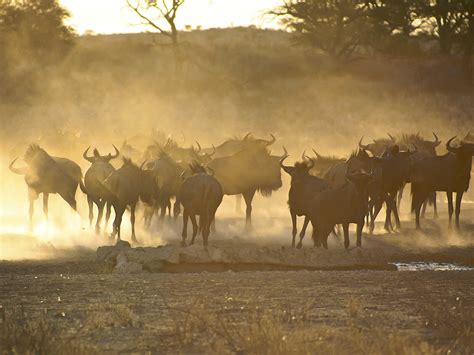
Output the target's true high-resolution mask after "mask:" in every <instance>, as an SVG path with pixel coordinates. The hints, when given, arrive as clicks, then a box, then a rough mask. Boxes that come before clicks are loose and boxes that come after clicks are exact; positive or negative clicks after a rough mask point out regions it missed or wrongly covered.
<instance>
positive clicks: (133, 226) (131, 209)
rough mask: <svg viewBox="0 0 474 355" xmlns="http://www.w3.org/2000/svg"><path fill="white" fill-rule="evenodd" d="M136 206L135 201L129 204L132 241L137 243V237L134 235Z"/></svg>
mask: <svg viewBox="0 0 474 355" xmlns="http://www.w3.org/2000/svg"><path fill="white" fill-rule="evenodd" d="M136 207H137V204H136V203H132V204H131V205H130V224H131V225H132V242H133V243H136V244H138V240H137V237H136V235H135V209H136Z"/></svg>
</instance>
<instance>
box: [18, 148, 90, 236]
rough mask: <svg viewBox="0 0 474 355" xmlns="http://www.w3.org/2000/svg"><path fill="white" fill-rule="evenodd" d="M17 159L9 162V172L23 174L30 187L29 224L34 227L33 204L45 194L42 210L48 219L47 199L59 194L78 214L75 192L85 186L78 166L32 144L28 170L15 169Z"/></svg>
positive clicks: (28, 154)
mask: <svg viewBox="0 0 474 355" xmlns="http://www.w3.org/2000/svg"><path fill="white" fill-rule="evenodd" d="M17 159H18V158H16V159H15V160H13V161H12V162H11V163H10V166H9V168H10V170H11V171H12V172H14V173H16V174H20V175H24V176H25V182H26V184H27V186H28V200H29V203H30V208H29V223H30V229H31V228H32V227H33V209H34V201H35V200H36V199H38V196H39V194H40V193H42V194H43V211H44V214H45V215H46V217H48V197H49V194H50V193H53V194H56V193H57V194H59V195H60V196H61V197H62V198H63V199H64V200H65V201H66V202H67V203H68V204H69V205H70V206H71V207H72V209H73V210H75V211H76V209H77V206H76V190H77V186H78V185H79V184H80V185H81V189H83V188H84V186H83V184H82V171H81V168H80V167H79V165H77V164H76V163H74V162H73V161H72V160H69V159H66V158H59V157H52V156H50V155H49V154H48V153H47V152H46V151H45V150H44V149H43V148H41V147H40V146H39V145H37V144H31V145H30V146H29V147H28V149H27V150H26V152H25V155H24V157H23V159H24V161H25V162H26V163H27V166H26V167H22V168H16V167H14V164H15V161H16V160H17Z"/></svg>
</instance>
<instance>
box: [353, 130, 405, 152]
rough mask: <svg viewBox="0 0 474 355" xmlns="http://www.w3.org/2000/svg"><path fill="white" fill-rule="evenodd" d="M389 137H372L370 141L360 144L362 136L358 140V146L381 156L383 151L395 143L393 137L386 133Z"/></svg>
mask: <svg viewBox="0 0 474 355" xmlns="http://www.w3.org/2000/svg"><path fill="white" fill-rule="evenodd" d="M387 135H388V137H389V138H378V139H374V140H373V142H372V143H369V144H362V140H363V139H364V137H362V138H361V139H360V141H359V148H360V149H363V150H365V151H367V152H370V153H371V154H372V155H373V156H374V157H381V156H382V154H383V153H385V152H386V151H387V149H390V147H392V146H393V145H395V144H396V143H397V141H396V139H395V137H393V136H392V135H390V134H389V133H387Z"/></svg>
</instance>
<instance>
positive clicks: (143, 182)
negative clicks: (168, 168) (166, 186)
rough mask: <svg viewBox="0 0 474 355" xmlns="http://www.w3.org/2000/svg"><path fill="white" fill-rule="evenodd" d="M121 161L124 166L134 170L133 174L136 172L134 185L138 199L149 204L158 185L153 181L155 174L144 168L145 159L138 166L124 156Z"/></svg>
mask: <svg viewBox="0 0 474 355" xmlns="http://www.w3.org/2000/svg"><path fill="white" fill-rule="evenodd" d="M123 162H124V166H128V167H129V168H131V169H132V171H135V172H134V173H133V174H136V175H135V176H136V179H137V185H136V186H137V187H138V195H139V197H140V200H141V201H142V202H143V203H145V204H147V205H151V204H152V203H153V201H154V198H155V197H156V196H157V194H158V187H157V185H156V182H155V175H154V173H153V171H152V170H146V169H145V165H146V160H145V161H144V162H143V163H142V165H141V166H140V167H139V166H137V165H135V164H134V163H133V162H132V161H131V160H130V159H128V158H124V159H123Z"/></svg>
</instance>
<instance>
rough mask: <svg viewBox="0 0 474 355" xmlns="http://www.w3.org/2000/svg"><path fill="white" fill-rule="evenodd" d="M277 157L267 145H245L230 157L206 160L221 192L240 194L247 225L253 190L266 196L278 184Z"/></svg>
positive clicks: (279, 174)
mask: <svg viewBox="0 0 474 355" xmlns="http://www.w3.org/2000/svg"><path fill="white" fill-rule="evenodd" d="M284 155H286V152H285V154H284ZM280 159H281V156H274V155H270V152H269V151H268V149H267V148H261V147H259V148H256V149H245V150H243V151H240V152H238V153H236V154H234V155H232V156H230V157H222V158H216V159H214V160H212V161H211V162H210V163H209V164H208V167H209V168H210V169H211V170H212V171H214V173H215V177H216V179H217V181H219V182H220V184H221V186H222V189H223V191H224V195H238V194H242V195H243V197H244V200H245V203H246V205H247V208H246V222H247V226H250V224H251V216H252V200H253V198H254V196H255V192H256V191H260V193H261V194H262V195H263V196H270V195H271V194H272V192H273V191H275V190H277V189H279V188H280V187H281V186H282V182H281V171H280Z"/></svg>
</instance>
